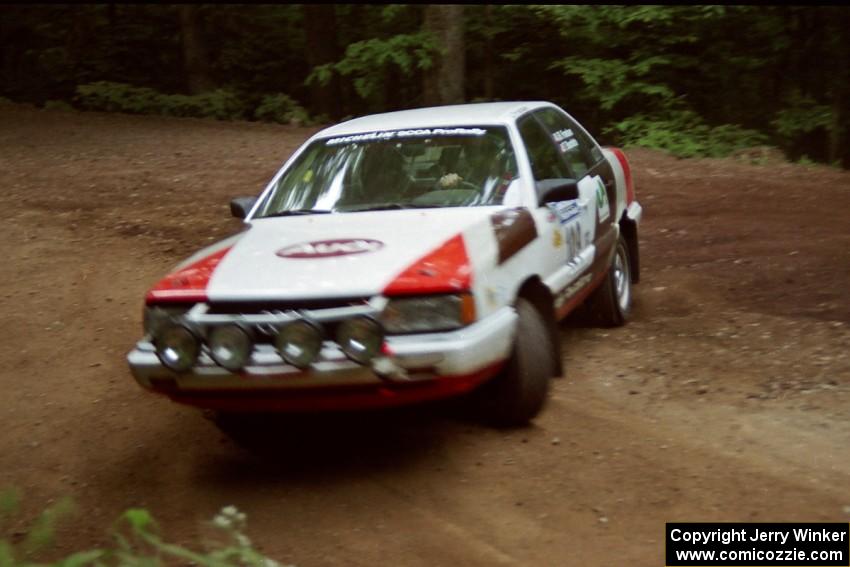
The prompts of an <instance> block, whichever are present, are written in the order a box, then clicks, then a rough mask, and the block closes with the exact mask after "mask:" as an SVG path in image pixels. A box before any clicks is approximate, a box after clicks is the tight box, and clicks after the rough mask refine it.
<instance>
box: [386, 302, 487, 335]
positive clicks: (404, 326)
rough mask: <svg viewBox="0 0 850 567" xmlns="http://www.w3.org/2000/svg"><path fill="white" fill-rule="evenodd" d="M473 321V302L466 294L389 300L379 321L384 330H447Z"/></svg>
mask: <svg viewBox="0 0 850 567" xmlns="http://www.w3.org/2000/svg"><path fill="white" fill-rule="evenodd" d="M473 321H475V301H474V298H473V297H472V295H470V294H468V293H464V294H460V295H433V296H430V297H410V298H406V297H405V298H394V299H390V301H389V303H388V304H387V306H386V308H385V309H384V312H383V314H382V315H381V322H382V323H383V324H384V328H385V329H386V330H387V332H388V333H424V332H429V331H450V330H452V329H459V328H460V327H463V326H464V325H468V324H470V323H472V322H473Z"/></svg>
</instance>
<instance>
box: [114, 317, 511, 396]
mask: <svg viewBox="0 0 850 567" xmlns="http://www.w3.org/2000/svg"><path fill="white" fill-rule="evenodd" d="M516 322H517V314H516V311H514V309H513V308H511V307H503V308H502V309H500V310H498V311H496V312H495V313H493V314H491V315H489V316H488V317H486V318H484V319H482V320H481V321H478V322H476V323H474V324H472V325H469V326H468V327H465V328H463V329H459V330H457V331H451V332H445V333H429V334H417V335H405V336H390V337H387V338H386V340H385V343H384V349H383V353H384V354H383V356H380V357H378V358H376V359H374V360H373V361H372V363H371V365H370V366H362V365H359V364H356V363H354V362H352V361H350V360H349V359H348V358H346V356H345V355H344V354H343V353H342V351H341V350H340V349H339V347H338V346H337V345H336V344H335V343H333V342H330V341H328V342H325V344H324V346H323V349H322V353H321V356H320V358H319V360H318V361H317V362H316V363H314V364H313V365H312V366H311V367H310V368H309V369H307V370H300V369H298V368H295V367H293V366H290V365H288V364H286V363H285V362H284V361H283V360H282V359H281V358H280V356H279V355H278V354H277V352H276V351H275V350H274V348H273V347H272V346H271V345H266V344H259V345H257V346H256V347H255V349H254V353H253V356H252V361H251V364H249V365H248V366H246V367H245V368H244V369H243V371H242V372H240V373H237V374H234V373H231V372H229V371H227V370H225V369H223V368H221V367H220V366H218V365H216V364H215V362H213V360H212V359H211V358H210V357H209V356H208V355H207V354H206V353H203V354H202V355H201V356H200V358H199V359H198V362H197V364H196V365H195V366H194V367H193V368H192V370H191V371H189V372H186V373H176V372H173V371H172V370H170V369H168V368H166V367H164V366H163V365H162V364H161V363H160V361H159V358H158V357H157V355H156V352H155V350H154V346H153V344H151V343H150V342H148V341H144V340H143V341H140V342H139V343H137V345H136V348H135V349H133V350H132V351H131V352H130V353H129V354H128V355H127V361H128V363H129V365H130V370H131V371H132V373H133V376H134V377H135V379H136V381H137V382H138V383H139V384H140V385H141V386H142V387H143V388H146V389H148V390H152V391H155V392H159V393H162V394H165V395H167V396H169V397H170V398H172V399H174V400H175V401H178V402H181V403H185V404H189V405H193V406H197V407H204V408H211V409H219V410H231V411H252V410H257V411H305V410H306V411H310V410H322V409H356V408H370V407H383V406H391V405H402V404H406V403H414V402H418V401H425V400H430V399H437V398H444V397H449V396H453V395H459V394H462V393H464V392H467V391H470V390H472V389H473V388H475V387H476V386H477V385H479V384H481V383H482V382H484V381H486V380H487V379H489V378H491V377H492V376H493V375H495V374H496V373H497V372H498V371H499V369H500V368H501V367H502V365H503V363H504V361H505V360H506V359H507V358H508V357H509V356H510V353H511V348H512V345H513V341H514V334H515V332H516Z"/></svg>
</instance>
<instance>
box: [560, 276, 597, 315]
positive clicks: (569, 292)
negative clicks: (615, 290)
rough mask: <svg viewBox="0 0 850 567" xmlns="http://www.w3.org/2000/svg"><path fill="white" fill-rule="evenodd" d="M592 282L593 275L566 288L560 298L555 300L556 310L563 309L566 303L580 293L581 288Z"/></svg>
mask: <svg viewBox="0 0 850 567" xmlns="http://www.w3.org/2000/svg"><path fill="white" fill-rule="evenodd" d="M590 280H591V275H590V274H585V275H583V276H582V277H580V278H579V279H577V280H576V281H575V282H573V283H572V284H570V285H568V286H567V287H565V288H564V291H562V292H561V293H559V294H558V297H556V298H555V309H560V308H561V307H563V305H564V303H566V302H567V300H568V299H569V298H571V297H572V296H574V295H575V294H576V293H578V291H579V290H580V289H581V288H583V287H584V286H586V285H587V284H589V283H590Z"/></svg>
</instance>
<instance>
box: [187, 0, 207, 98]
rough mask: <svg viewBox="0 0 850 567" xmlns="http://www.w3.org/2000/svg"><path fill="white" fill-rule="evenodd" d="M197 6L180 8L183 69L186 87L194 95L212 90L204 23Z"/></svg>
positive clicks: (191, 5)
mask: <svg viewBox="0 0 850 567" xmlns="http://www.w3.org/2000/svg"><path fill="white" fill-rule="evenodd" d="M199 8H200V6H198V5H196V4H183V5H182V6H180V33H181V39H182V42H183V69H184V71H185V73H186V86H187V87H188V89H189V92H191V93H192V94H197V93H202V92H204V91H209V90H212V88H213V86H214V84H213V81H212V79H211V78H210V64H209V54H208V53H207V44H206V42H205V41H204V33H203V21H202V19H201V14H200V11H199Z"/></svg>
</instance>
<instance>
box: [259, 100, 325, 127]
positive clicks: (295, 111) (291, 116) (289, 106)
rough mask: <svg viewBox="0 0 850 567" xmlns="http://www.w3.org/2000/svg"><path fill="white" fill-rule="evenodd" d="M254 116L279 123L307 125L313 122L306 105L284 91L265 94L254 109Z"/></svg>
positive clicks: (264, 120)
mask: <svg viewBox="0 0 850 567" xmlns="http://www.w3.org/2000/svg"><path fill="white" fill-rule="evenodd" d="M254 118H256V119H257V120H261V121H263V122H277V123H279V124H299V125H307V124H310V123H311V120H310V116H309V115H308V114H307V111H306V110H304V107H302V106H301V105H299V104H298V103H297V102H295V101H294V100H293V99H292V98H291V97H289V96H287V95H285V94H283V93H278V94H273V95H267V96H264V97H263V99H262V101H261V102H260V105H259V106H258V107H257V109H256V110H255V111H254Z"/></svg>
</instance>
